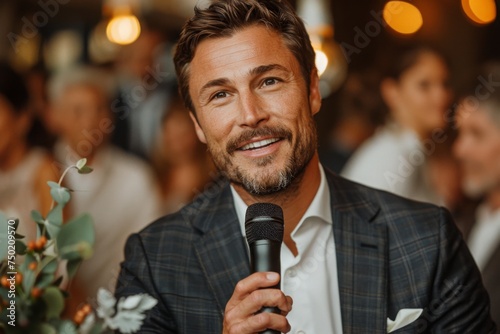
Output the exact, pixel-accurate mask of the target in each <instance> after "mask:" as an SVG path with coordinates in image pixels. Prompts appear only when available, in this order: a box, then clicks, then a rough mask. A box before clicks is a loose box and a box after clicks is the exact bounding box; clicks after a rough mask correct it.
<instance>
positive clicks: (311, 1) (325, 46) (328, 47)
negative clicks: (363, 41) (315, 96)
mask: <svg viewBox="0 0 500 334" xmlns="http://www.w3.org/2000/svg"><path fill="white" fill-rule="evenodd" d="M297 7H298V10H297V12H298V13H299V16H300V17H301V18H302V19H303V20H304V23H305V25H306V29H307V32H308V33H309V38H310V39H311V44H312V46H313V48H314V51H315V53H316V68H317V69H318V74H319V76H320V90H321V95H322V96H323V97H326V96H328V95H330V94H331V93H332V92H333V91H335V90H336V89H338V88H339V87H340V85H341V84H342V83H343V82H344V80H345V77H346V75H347V62H346V60H345V57H344V54H343V53H342V50H341V49H340V46H339V45H338V44H337V42H336V41H335V40H334V39H333V35H334V34H333V18H332V16H331V11H330V6H329V3H328V2H327V1H325V0H299V1H298V3H297Z"/></svg>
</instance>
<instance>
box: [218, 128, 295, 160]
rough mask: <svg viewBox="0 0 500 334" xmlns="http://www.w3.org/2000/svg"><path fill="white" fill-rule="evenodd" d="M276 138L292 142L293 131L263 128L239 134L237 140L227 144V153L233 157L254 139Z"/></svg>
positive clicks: (231, 140) (234, 139)
mask: <svg viewBox="0 0 500 334" xmlns="http://www.w3.org/2000/svg"><path fill="white" fill-rule="evenodd" d="M263 136H269V137H276V138H282V139H286V140H288V141H292V137H293V135H292V131H290V130H289V129H287V128H285V127H284V126H279V125H278V126H275V127H269V126H263V127H261V128H257V129H251V130H245V131H244V132H242V133H241V134H239V135H238V136H237V137H236V138H232V139H230V140H229V141H228V142H227V144H226V151H227V152H228V153H229V154H230V155H232V154H233V153H234V151H236V150H237V149H238V148H239V147H241V146H242V145H243V143H244V142H246V141H249V140H250V139H252V138H254V137H263Z"/></svg>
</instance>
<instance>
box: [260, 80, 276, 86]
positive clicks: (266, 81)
mask: <svg viewBox="0 0 500 334" xmlns="http://www.w3.org/2000/svg"><path fill="white" fill-rule="evenodd" d="M277 83H278V79H276V78H268V79H265V80H264V82H263V83H262V86H271V85H275V84H277Z"/></svg>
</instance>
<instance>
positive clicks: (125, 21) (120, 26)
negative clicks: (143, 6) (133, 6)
mask: <svg viewBox="0 0 500 334" xmlns="http://www.w3.org/2000/svg"><path fill="white" fill-rule="evenodd" d="M140 33H141V24H140V23H139V19H137V17H136V16H135V15H132V14H125V15H117V16H115V17H113V18H112V19H111V20H110V21H109V23H108V26H107V27H106V36H108V39H109V40H110V41H111V42H113V43H116V44H120V45H126V44H130V43H133V42H134V41H135V40H136V39H137V38H138V37H139V35H140Z"/></svg>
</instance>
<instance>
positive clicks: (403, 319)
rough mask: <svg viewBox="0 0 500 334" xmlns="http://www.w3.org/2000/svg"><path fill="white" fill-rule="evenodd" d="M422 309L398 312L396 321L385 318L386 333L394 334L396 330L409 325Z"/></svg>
mask: <svg viewBox="0 0 500 334" xmlns="http://www.w3.org/2000/svg"><path fill="white" fill-rule="evenodd" d="M422 311H423V309H421V308H403V309H401V310H399V312H398V314H397V315H396V319H394V320H391V319H389V318H387V333H391V332H394V331H395V330H397V329H400V328H403V327H404V326H406V325H409V324H411V323H412V322H414V321H415V320H417V319H418V317H420V315H421V314H422Z"/></svg>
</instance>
